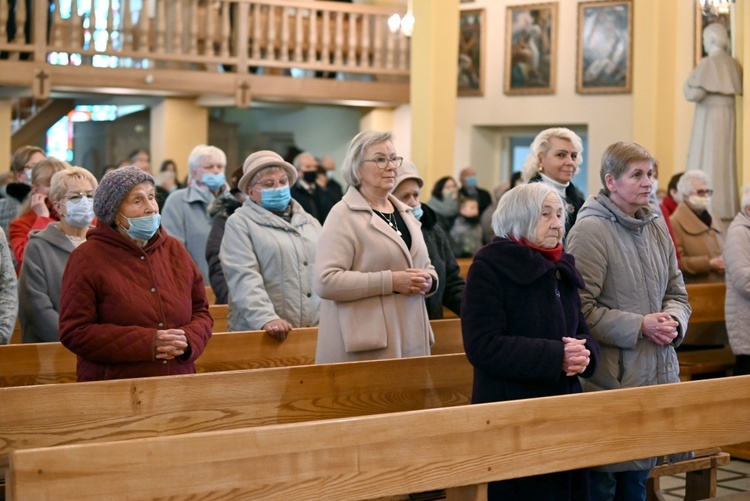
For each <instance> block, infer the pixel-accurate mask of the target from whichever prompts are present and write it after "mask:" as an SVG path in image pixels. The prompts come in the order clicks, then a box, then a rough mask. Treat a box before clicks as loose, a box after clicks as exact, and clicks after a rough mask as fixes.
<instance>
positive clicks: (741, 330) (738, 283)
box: [724, 211, 750, 355]
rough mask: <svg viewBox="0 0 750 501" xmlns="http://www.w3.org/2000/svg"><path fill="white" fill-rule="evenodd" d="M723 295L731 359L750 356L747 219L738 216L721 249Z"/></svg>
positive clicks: (749, 237) (749, 235) (749, 224)
mask: <svg viewBox="0 0 750 501" xmlns="http://www.w3.org/2000/svg"><path fill="white" fill-rule="evenodd" d="M724 264H725V265H726V267H727V276H726V282H727V295H726V301H725V303H724V311H725V317H726V323H727V334H728V335H729V344H730V346H731V347H732V352H733V353H734V354H735V355H750V215H748V214H747V213H746V212H744V211H743V212H740V213H739V214H737V216H736V217H735V218H734V221H732V224H730V225H729V230H728V231H727V241H726V245H725V247H724Z"/></svg>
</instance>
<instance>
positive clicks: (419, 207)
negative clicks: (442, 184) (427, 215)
mask: <svg viewBox="0 0 750 501" xmlns="http://www.w3.org/2000/svg"><path fill="white" fill-rule="evenodd" d="M411 211H412V213H413V214H414V217H416V218H417V221H419V220H420V219H422V216H424V209H422V205H421V204H420V205H417V206H416V207H414V208H413V209H412V210H411Z"/></svg>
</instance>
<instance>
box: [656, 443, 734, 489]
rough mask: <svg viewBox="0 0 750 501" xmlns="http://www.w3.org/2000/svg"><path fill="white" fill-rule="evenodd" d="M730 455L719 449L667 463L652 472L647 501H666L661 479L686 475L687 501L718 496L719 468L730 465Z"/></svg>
mask: <svg viewBox="0 0 750 501" xmlns="http://www.w3.org/2000/svg"><path fill="white" fill-rule="evenodd" d="M729 460H730V457H729V454H727V453H726V452H722V451H721V449H719V448H718V447H714V448H711V449H703V450H698V451H695V457H694V458H693V459H688V460H685V461H679V462H677V463H673V464H668V463H667V462H665V463H664V464H661V465H659V466H656V467H655V468H654V469H653V470H651V477H650V478H649V480H648V486H647V491H646V494H647V498H646V499H647V501H664V496H663V494H662V493H661V488H660V485H659V483H660V482H659V479H660V478H661V477H668V476H671V475H678V474H680V473H685V474H686V475H685V476H686V479H685V500H686V501H693V500H698V499H706V498H710V497H714V496H716V478H717V474H718V467H719V466H725V465H728V464H729Z"/></svg>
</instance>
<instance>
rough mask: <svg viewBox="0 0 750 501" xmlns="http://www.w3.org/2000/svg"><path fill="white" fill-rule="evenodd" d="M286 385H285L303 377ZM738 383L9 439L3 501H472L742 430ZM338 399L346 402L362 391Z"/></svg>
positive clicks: (720, 440) (749, 425)
mask: <svg viewBox="0 0 750 501" xmlns="http://www.w3.org/2000/svg"><path fill="white" fill-rule="evenodd" d="M437 358H438V357H427V358H426V359H425V360H434V359H437ZM361 363H362V364H367V363H370V362H361ZM375 363H376V364H378V363H382V362H375ZM341 365H345V364H340V366H341ZM331 367H335V366H331ZM279 370H281V369H272V370H268V371H266V372H273V371H279ZM287 370H294V368H290V369H287ZM380 374H381V376H380V377H382V375H385V374H386V372H385V371H383V372H380ZM228 375H229V374H227V375H222V376H217V377H219V378H221V377H226V376H228ZM433 376H439V375H438V374H437V373H435V374H433ZM183 377H192V378H196V379H197V378H201V377H206V376H202V375H198V376H183ZM375 379H377V378H375ZM295 383H296V382H295V381H289V382H288V385H289V386H288V387H289V388H290V389H291V388H293V387H295V386H304V385H298V384H295ZM363 383H369V384H372V383H373V382H372V381H364V380H363ZM401 383H403V384H409V381H408V380H405V379H402V380H401ZM94 384H100V383H94ZM748 385H750V376H744V377H734V378H720V379H711V380H704V381H693V382H687V383H684V384H679V385H677V384H673V385H658V386H649V387H643V388H631V389H624V390H613V391H608V392H592V393H584V394H581V395H570V396H561V397H549V398H540V399H529V400H518V401H512V402H502V403H491V404H484V405H461V406H458V407H451V408H438V409H430V410H418V411H411V412H398V413H390V414H380V415H374V416H365V417H354V418H345V419H326V420H323V421H312V422H304V423H293V424H280V425H270V426H260V427H254V428H240V429H234V430H221V431H213V432H201V433H190V434H184V435H175V436H165V437H156V438H150V439H143V440H126V441H118V442H103V443H92V444H78V445H69V446H62V447H51V448H41V449H25V450H21V449H19V450H14V451H13V452H12V453H11V456H10V467H11V471H12V473H11V475H10V477H9V483H8V489H9V494H10V496H11V499H34V500H44V499H51V498H53V497H54V498H59V499H79V500H87V499H91V500H99V499H123V498H125V497H127V498H128V499H153V498H164V499H166V498H172V499H188V498H212V499H219V498H226V499H230V498H231V499H258V500H260V499H267V500H288V499H295V500H306V499H321V495H323V496H324V498H325V499H331V500H335V499H372V498H377V497H384V496H394V495H399V494H403V493H408V492H422V491H427V490H434V489H441V488H444V489H448V491H447V495H448V499H459V497H454V496H461V497H460V499H464V500H468V499H480V498H481V496H482V494H483V489H482V487H481V484H484V483H486V482H489V481H495V480H503V479H508V478H517V477H523V476H528V475H537V474H541V473H548V472H554V471H561V470H567V469H575V468H583V467H590V466H595V465H600V464H609V463H613V462H619V461H627V460H632V459H635V458H642V457H649V456H657V455H665V454H671V453H676V452H679V451H684V450H695V449H700V448H704V447H711V446H715V445H720V444H725V443H731V442H732V441H737V440H750V398H749V397H748V396H747V392H746V390H747V387H748ZM78 386H83V385H78ZM191 386H192V385H183V386H182V391H184V392H186V393H189V392H191V389H190V388H191ZM71 387H73V386H71ZM50 388H53V387H50ZM238 388H239V389H241V387H235V390H236V389H238ZM31 389H36V388H31ZM3 391H5V390H3ZM247 391H248V394H250V393H251V391H250V390H247ZM298 391H299V388H298ZM361 392H362V391H361V390H359V389H354V392H353V395H355V394H356V395H359V394H360V393H361ZM614 392H616V394H615V393H614ZM163 396H164V397H171V398H174V395H173V394H172V395H170V394H165V395H163ZM188 396H196V395H188ZM208 396H209V395H205V396H204V397H208ZM134 400H135V399H133V398H130V402H129V405H131V406H132V405H133V404H134ZM157 402H158V401H157ZM342 402H343V403H344V404H349V406H350V407H352V408H355V407H357V406H358V405H360V404H362V403H365V402H370V399H369V398H359V397H357V398H356V399H355V401H353V402H347V401H346V400H344V401H342ZM644 402H648V404H647V405H644ZM351 404H355V405H351ZM156 405H159V404H158V403H157V404H156ZM99 407H101V406H99ZM172 423H173V426H174V425H175V423H174V421H172ZM189 424H190V421H189V420H185V426H184V427H185V428H188V427H189ZM123 435H124V434H121V435H120V436H119V437H118V438H126V437H124V436H123Z"/></svg>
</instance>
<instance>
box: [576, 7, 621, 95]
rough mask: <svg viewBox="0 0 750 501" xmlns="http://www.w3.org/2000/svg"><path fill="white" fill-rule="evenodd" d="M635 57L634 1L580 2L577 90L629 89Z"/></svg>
mask: <svg viewBox="0 0 750 501" xmlns="http://www.w3.org/2000/svg"><path fill="white" fill-rule="evenodd" d="M632 61H633V2H632V1H631V0H621V1H614V2H581V3H579V4H578V57H577V67H576V92H578V93H579V94H607V93H610V94H616V93H629V92H630V91H631V88H632V80H633V78H632V74H633V68H632V66H633V64H632Z"/></svg>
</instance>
